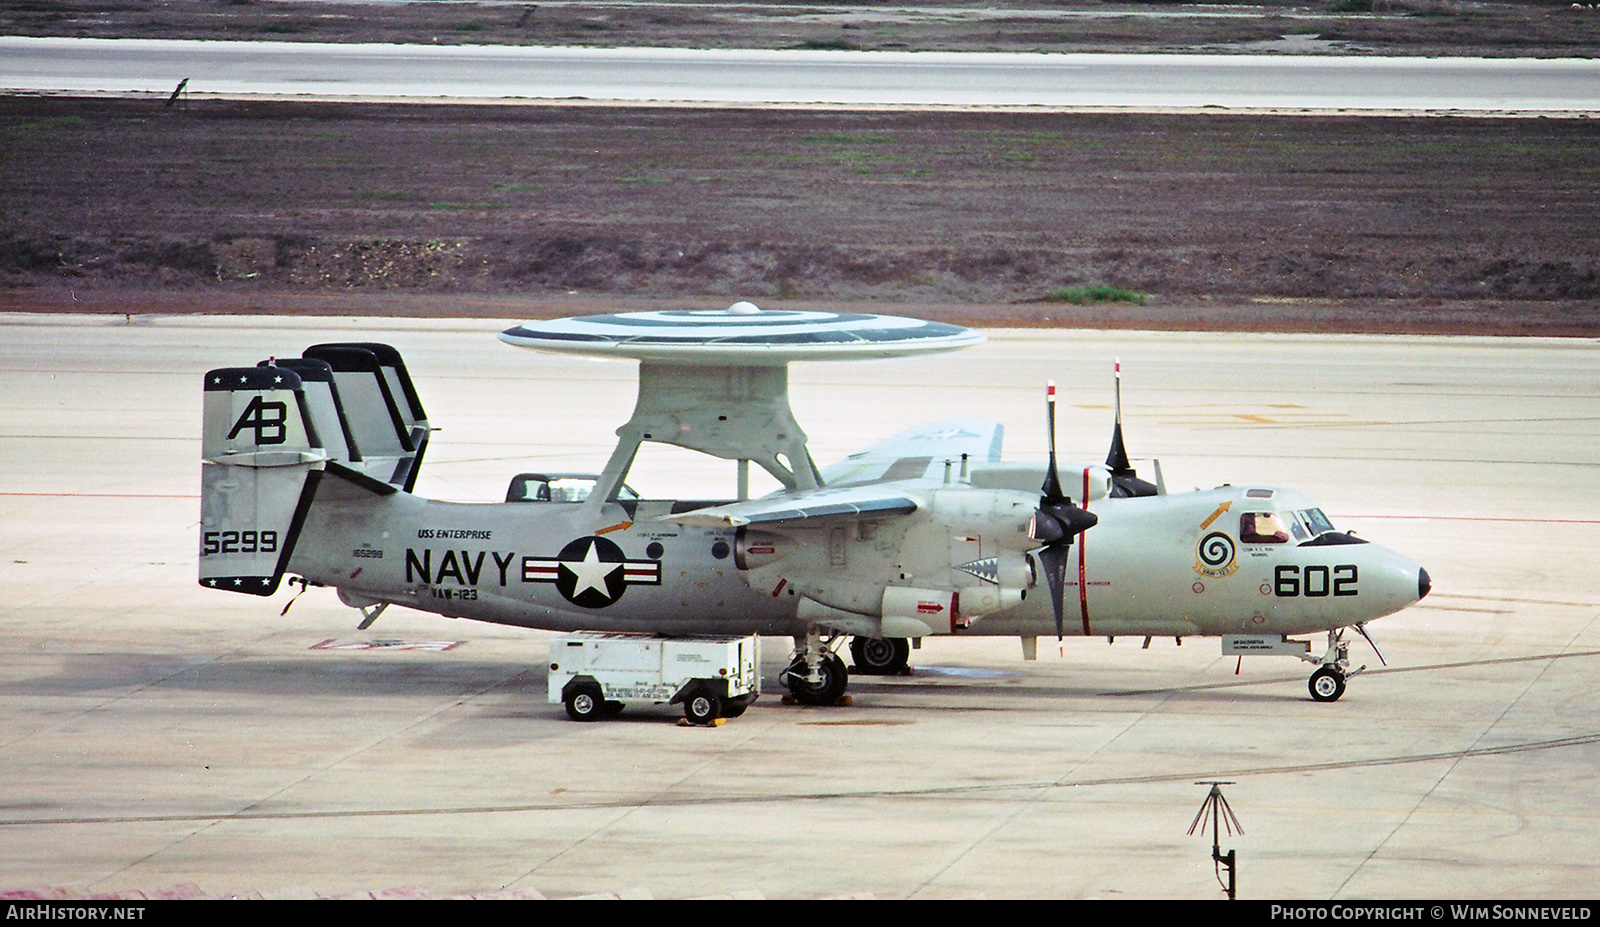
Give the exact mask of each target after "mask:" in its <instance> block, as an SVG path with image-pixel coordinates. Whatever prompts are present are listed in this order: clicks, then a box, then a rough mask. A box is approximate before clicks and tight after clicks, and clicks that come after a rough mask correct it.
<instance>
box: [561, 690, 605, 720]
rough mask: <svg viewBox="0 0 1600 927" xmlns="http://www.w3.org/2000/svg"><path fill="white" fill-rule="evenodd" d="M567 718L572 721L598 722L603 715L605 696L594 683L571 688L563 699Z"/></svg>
mask: <svg viewBox="0 0 1600 927" xmlns="http://www.w3.org/2000/svg"><path fill="white" fill-rule="evenodd" d="M565 704H566V706H567V717H569V718H571V719H572V720H574V721H598V720H600V717H601V716H602V715H604V714H605V710H606V699H605V694H604V693H603V692H601V691H600V687H599V686H597V685H595V684H594V683H592V682H591V683H583V684H581V685H576V686H573V687H572V691H571V692H568V693H567V697H566V699H565Z"/></svg>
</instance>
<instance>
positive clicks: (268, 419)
mask: <svg viewBox="0 0 1600 927" xmlns="http://www.w3.org/2000/svg"><path fill="white" fill-rule="evenodd" d="M500 338H501V340H502V341H505V342H508V343H510V344H512V345H517V346H522V347H530V348H535V349H539V350H545V351H557V352H568V353H577V354H584V355H593V356H602V357H620V358H631V359H635V360H638V361H639V389H638V398H637V401H636V405H635V409H634V412H633V415H632V417H631V418H630V419H629V420H628V422H627V423H625V424H624V425H623V426H622V427H621V428H619V429H618V431H617V434H618V437H619V440H618V443H617V445H616V449H615V450H614V451H613V453H612V455H611V457H610V459H609V461H608V462H607V463H606V464H605V466H604V468H603V469H602V470H600V472H598V473H588V474H585V473H522V474H518V475H517V476H516V477H515V478H514V479H513V480H512V482H511V486H510V488H509V489H508V492H507V501H506V502H504V503H496V504H482V503H457V502H446V501H436V500H429V499H425V498H422V497H420V496H418V495H415V494H414V493H413V492H412V489H413V487H414V485H415V481H416V479H417V474H418V468H419V467H420V465H421V463H422V459H423V455H424V452H425V451H426V449H427V446H428V439H429V435H430V433H431V427H430V425H429V423H428V420H427V416H426V414H425V413H424V411H423V407H422V403H421V401H420V399H419V398H418V395H417V392H416V390H415V388H414V386H413V384H412V382H411V378H410V376H409V374H408V373H407V371H406V367H405V364H404V362H403V361H402V359H401V357H400V355H399V353H398V352H397V351H395V350H394V349H393V348H392V347H389V346H387V345H381V344H362V343H354V344H324V345H316V346H313V347H310V348H307V349H306V350H305V351H304V352H303V355H302V356H301V357H299V358H293V359H278V360H267V361H263V362H261V363H260V364H258V365H257V366H254V367H230V368H222V369H218V370H213V371H211V372H209V373H208V374H206V379H205V403H204V419H205V423H204V441H203V458H204V459H203V466H202V484H203V485H202V523H201V534H200V558H199V574H200V582H201V583H202V584H203V585H205V586H207V587H210V588H214V589H223V590H231V591H235V592H245V593H251V594H255V595H262V596H266V595H272V594H273V593H274V592H276V591H277V590H278V589H279V587H280V584H281V583H282V581H283V579H284V577H285V576H289V577H291V581H295V580H294V577H299V580H298V581H299V582H301V583H303V584H304V585H305V586H307V587H331V588H333V589H334V590H336V592H337V594H338V596H339V599H340V600H341V601H342V602H344V603H345V604H346V605H349V606H351V607H354V608H356V609H359V610H360V611H361V615H362V619H361V622H360V625H359V626H360V627H361V628H363V629H364V628H366V627H368V626H370V625H371V624H372V622H373V621H375V620H376V619H377V618H378V616H379V615H380V614H381V613H382V612H383V610H384V609H386V608H388V607H389V606H390V605H403V606H407V607H410V608H415V609H420V610H423V611H427V612H435V613H439V614H442V615H445V616H449V617H459V618H469V619H475V620H480V621H488V622H494V623H499V624H505V625H514V626H520V627H527V628H539V629H547V630H558V631H573V630H598V631H641V632H652V633H660V634H667V635H690V634H729V633H734V634H761V635H780V636H787V637H792V638H793V640H794V651H793V654H792V657H791V660H790V662H789V664H788V665H787V669H786V670H785V671H784V673H783V683H784V685H785V686H787V688H788V689H789V691H790V693H791V695H792V696H793V698H794V699H795V700H797V701H799V702H801V703H804V704H816V705H822V704H834V703H837V702H838V701H839V700H840V699H841V697H842V696H843V695H844V693H845V690H846V687H847V685H848V679H849V669H848V668H847V667H846V665H845V663H844V660H843V658H842V657H841V656H840V655H839V653H838V651H839V649H840V648H841V645H842V644H843V642H844V640H845V639H846V638H849V639H850V640H851V643H850V653H851V656H852V659H853V663H854V666H855V670H856V672H858V673H894V672H902V671H904V670H905V668H906V666H907V663H908V659H909V653H910V650H911V648H912V646H913V645H914V644H916V643H918V642H920V641H921V639H923V638H926V637H931V636H936V635H950V636H956V637H968V636H994V635H1007V636H1015V637H1018V638H1020V639H1021V641H1022V644H1023V655H1024V657H1025V658H1027V659H1034V658H1036V656H1037V640H1038V637H1040V636H1042V635H1048V634H1050V633H1052V632H1053V633H1054V634H1055V635H1056V636H1057V637H1058V638H1063V637H1065V636H1084V637H1088V636H1103V637H1107V638H1113V637H1115V636H1118V635H1135V636H1143V637H1144V638H1145V639H1146V643H1147V644H1148V642H1149V639H1150V638H1151V637H1153V636H1163V637H1173V638H1176V639H1178V640H1179V641H1180V642H1181V641H1182V639H1183V638H1184V637H1190V636H1208V637H1219V638H1220V639H1221V642H1222V650H1223V653H1225V654H1230V655H1231V654H1239V655H1241V656H1243V655H1258V654H1270V655H1290V656H1295V657H1298V658H1300V659H1302V660H1305V661H1307V662H1309V663H1312V664H1314V665H1315V666H1316V667H1317V669H1316V670H1315V672H1314V673H1313V674H1312V676H1311V678H1310V683H1309V688H1310V692H1311V697H1312V698H1313V699H1315V700H1318V701H1332V700H1335V699H1338V698H1339V697H1340V696H1341V695H1343V693H1344V691H1345V681H1346V679H1348V678H1349V677H1351V676H1354V675H1355V674H1357V673H1359V672H1360V671H1361V670H1362V669H1365V667H1364V666H1363V667H1359V668H1357V669H1354V670H1352V669H1351V668H1350V658H1349V642H1348V641H1346V640H1345V638H1344V630H1345V629H1347V628H1352V627H1353V628H1355V629H1356V630H1357V631H1358V632H1359V633H1360V634H1361V635H1362V636H1363V637H1366V638H1367V640H1368V641H1369V643H1370V642H1371V640H1372V639H1371V637H1370V636H1369V635H1368V634H1367V631H1366V627H1365V626H1366V623H1367V622H1369V621H1371V620H1373V619H1375V618H1379V617H1382V616H1384V615H1388V614H1391V613H1393V612H1396V611H1399V610H1400V609H1403V608H1405V607H1407V606H1409V605H1411V604H1412V603H1414V602H1416V601H1418V600H1419V599H1421V598H1422V597H1424V596H1426V595H1427V594H1428V591H1429V588H1430V580H1429V577H1428V573H1427V571H1426V570H1424V569H1423V568H1422V567H1420V566H1419V565H1418V564H1416V563H1414V562H1412V561H1411V560H1409V559H1407V558H1406V557H1403V556H1401V555H1400V554H1398V553H1395V552H1393V551H1390V550H1387V549H1385V548H1383V547H1380V546H1378V545H1376V544H1371V543H1368V542H1366V541H1365V540H1362V539H1360V538H1357V537H1355V536H1353V535H1351V534H1349V533H1346V532H1341V531H1339V530H1337V529H1336V528H1335V527H1334V526H1333V525H1332V524H1331V523H1330V522H1329V520H1328V518H1327V517H1326V516H1324V514H1323V513H1322V511H1321V510H1320V509H1319V508H1318V507H1317V505H1316V504H1315V503H1314V502H1313V501H1312V500H1310V499H1308V498H1306V497H1305V496H1303V495H1301V494H1299V493H1296V492H1293V491H1289V490H1284V489H1278V488H1271V487H1265V486H1256V485H1253V484H1248V483H1246V484H1240V485H1228V486H1221V487H1218V488H1216V489H1212V490H1208V491H1195V492H1186V493H1169V492H1167V491H1166V488H1165V486H1164V485H1163V481H1162V479H1161V477H1160V474H1159V468H1158V469H1157V474H1156V482H1154V483H1151V482H1148V481H1145V480H1143V479H1140V478H1139V476H1138V474H1137V473H1136V472H1135V470H1134V469H1133V468H1132V467H1131V466H1130V462H1129V458H1128V455H1127V451H1126V449H1125V447H1124V443H1123V436H1122V414H1121V398H1120V373H1119V375H1118V379H1117V384H1118V386H1117V393H1118V401H1117V409H1116V417H1115V423H1114V427H1113V437H1112V443H1111V451H1110V453H1109V455H1108V457H1107V459H1106V462H1105V463H1104V464H1091V465H1087V466H1082V465H1072V466H1070V467H1065V468H1064V467H1062V466H1061V465H1060V464H1059V463H1058V461H1057V458H1056V448H1055V412H1054V409H1055V398H1054V387H1053V385H1052V386H1050V388H1049V394H1048V395H1047V397H1046V409H1047V413H1046V415H1047V424H1048V425H1049V431H1048V434H1049V442H1050V446H1049V455H1048V460H1047V461H1046V462H1045V463H1043V464H1039V463H1013V462H1007V461H1002V460H1001V455H1000V449H1001V436H1002V428H1001V426H1000V425H998V424H997V423H994V422H990V421H986V420H978V419H956V420H949V421H941V422H935V423H933V424H930V425H925V426H922V427H919V428H916V429H913V430H911V431H908V432H906V433H905V434H902V435H900V436H898V437H895V438H891V439H889V440H887V441H885V442H883V443H881V444H878V445H876V446H873V447H870V448H867V449H866V450H864V451H862V452H860V453H858V454H854V455H852V456H850V457H848V458H847V459H845V460H843V461H841V462H839V463H838V464H836V465H833V466H831V467H828V468H819V467H818V466H817V465H816V464H815V463H814V462H813V461H812V459H811V456H810V454H809V452H808V450H807V446H806V435H805V432H804V431H803V430H802V429H801V427H800V425H799V423H798V422H796V421H795V418H794V415H793V412H792V410H791V409H790V405H789V399H788V364H789V363H790V362H792V361H798V360H838V359H849V358H864V357H873V358H876V357H895V356H907V355H915V354H924V353H930V352H938V351H951V350H956V349H958V348H961V347H965V346H968V345H972V344H976V343H978V342H981V341H982V340H984V337H983V335H981V334H980V333H978V332H975V331H973V330H971V329H967V328H962V327H960V326H954V325H947V324H942V323H932V322H923V321H919V320H914V319H904V318H897V317H894V316H883V315H869V314H849V313H826V312H802V311H789V310H779V311H764V310H760V309H758V308H757V307H755V306H753V305H751V304H749V303H738V304H735V305H734V306H732V307H730V308H728V309H725V310H708V311H669V312H636V313H618V314H606V315H595V316H585V317H578V318H570V319H561V320H555V321H546V322H528V323H524V324H522V325H518V326H516V327H514V328H511V329H508V330H507V331H505V332H504V333H502V334H501V336H500ZM647 442H658V443H665V444H671V445H676V446H678V447H683V448H688V449H690V450H693V451H698V452H701V453H704V454H708V455H712V456H714V457H719V458H722V459H725V460H732V461H737V462H738V471H737V472H738V474H739V476H738V486H737V487H736V488H735V491H734V492H733V493H732V494H731V496H730V497H729V498H726V499H720V500H656V499H644V498H640V497H639V496H638V495H637V494H636V493H634V492H633V491H632V490H631V489H630V488H629V487H628V485H627V483H626V482H625V480H626V477H627V475H628V472H629V470H630V468H631V466H632V465H633V461H634V459H635V457H636V455H637V453H638V451H639V448H640V447H641V445H643V444H645V443H647ZM751 462H754V463H755V464H756V465H757V466H759V467H761V468H762V469H763V470H765V471H766V472H767V473H769V474H771V475H772V476H773V477H774V478H775V479H776V480H777V481H778V482H779V483H780V484H781V485H782V487H783V488H782V489H781V490H779V491H777V492H775V493H772V494H770V495H765V496H761V497H757V498H751V497H750V490H749V472H750V471H749V465H750V463H751ZM1317 633H1324V634H1326V645H1325V647H1324V648H1322V650H1321V651H1320V652H1319V653H1314V652H1313V650H1312V642H1311V641H1309V640H1304V639H1298V638H1296V637H1295V635H1311V634H1317ZM1374 649H1375V650H1376V645H1375V644H1374ZM1379 658H1380V659H1381V658H1382V655H1381V653H1380V654H1379Z"/></svg>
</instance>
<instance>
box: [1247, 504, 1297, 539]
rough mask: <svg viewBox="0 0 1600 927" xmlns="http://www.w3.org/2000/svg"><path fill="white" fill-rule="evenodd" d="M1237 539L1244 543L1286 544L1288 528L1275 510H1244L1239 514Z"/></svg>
mask: <svg viewBox="0 0 1600 927" xmlns="http://www.w3.org/2000/svg"><path fill="white" fill-rule="evenodd" d="M1239 540H1240V541H1241V542H1243V543H1245V544H1287V543H1289V529H1288V528H1286V527H1284V520H1283V517H1282V516H1280V515H1279V514H1278V513H1277V512H1246V513H1244V514H1243V515H1240V516H1239Z"/></svg>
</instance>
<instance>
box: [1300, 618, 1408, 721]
mask: <svg viewBox="0 0 1600 927" xmlns="http://www.w3.org/2000/svg"><path fill="white" fill-rule="evenodd" d="M1356 630H1357V631H1360V632H1361V636H1362V637H1365V638H1366V639H1367V642H1368V643H1370V644H1372V649H1373V650H1374V651H1376V652H1377V654H1378V659H1379V660H1382V659H1383V651H1381V650H1378V645H1377V643H1376V642H1374V641H1373V640H1372V638H1371V637H1369V636H1368V635H1367V630H1366V628H1364V627H1362V626H1361V625H1356ZM1302 659H1305V660H1309V661H1311V662H1313V663H1321V664H1322V667H1321V668H1320V669H1318V670H1317V671H1316V672H1315V673H1312V674H1311V680H1310V682H1309V683H1307V688H1309V689H1310V690H1311V698H1312V700H1313V701H1317V702H1337V701H1338V700H1339V696H1341V695H1344V683H1345V680H1346V679H1349V678H1350V677H1352V676H1355V675H1357V674H1358V673H1360V672H1361V671H1362V670H1365V669H1366V667H1365V666H1360V667H1357V668H1356V669H1354V670H1352V669H1351V668H1350V643H1349V642H1348V641H1346V640H1345V639H1344V632H1343V631H1342V630H1334V631H1329V632H1328V649H1327V651H1326V652H1325V653H1323V655H1322V659H1320V660H1318V659H1317V658H1315V657H1312V656H1309V655H1306V656H1303V657H1302ZM1386 662H1387V661H1386Z"/></svg>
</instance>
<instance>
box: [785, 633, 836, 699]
mask: <svg viewBox="0 0 1600 927" xmlns="http://www.w3.org/2000/svg"><path fill="white" fill-rule="evenodd" d="M840 640H841V638H839V637H838V636H837V635H835V636H833V637H828V638H824V637H823V636H822V633H821V631H819V630H818V629H816V628H812V629H811V630H810V631H809V632H808V633H807V634H806V636H805V637H796V638H795V639H794V656H793V658H792V659H791V660H790V661H789V667H788V668H787V669H785V670H784V671H783V675H782V676H781V677H780V678H781V679H782V681H783V684H784V686H786V687H787V688H788V689H789V694H790V695H792V696H793V697H794V700H795V701H797V702H799V703H800V704H802V705H835V704H838V702H839V699H841V698H843V697H844V690H845V689H846V688H847V687H848V686H849V685H850V673H849V671H848V670H846V669H845V665H844V660H842V659H840V657H839V655H838V654H836V653H834V652H833V648H834V647H836V646H838V644H839V641H840Z"/></svg>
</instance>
